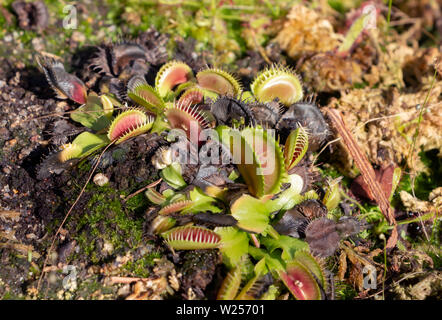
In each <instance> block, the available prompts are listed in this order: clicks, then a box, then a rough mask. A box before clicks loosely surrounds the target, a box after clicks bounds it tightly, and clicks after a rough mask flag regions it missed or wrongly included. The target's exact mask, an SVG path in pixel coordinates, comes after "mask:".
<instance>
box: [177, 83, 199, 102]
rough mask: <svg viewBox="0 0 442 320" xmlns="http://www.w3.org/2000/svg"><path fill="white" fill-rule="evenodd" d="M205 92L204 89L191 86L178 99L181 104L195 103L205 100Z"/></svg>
mask: <svg viewBox="0 0 442 320" xmlns="http://www.w3.org/2000/svg"><path fill="white" fill-rule="evenodd" d="M203 100H204V92H203V90H201V89H199V88H197V87H193V88H189V89H187V90H186V91H184V93H183V94H182V95H181V97H180V98H179V99H178V104H180V105H194V104H198V103H201V102H203Z"/></svg>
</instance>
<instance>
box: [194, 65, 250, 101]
mask: <svg viewBox="0 0 442 320" xmlns="http://www.w3.org/2000/svg"><path fill="white" fill-rule="evenodd" d="M196 79H197V82H198V85H199V86H200V87H201V88H204V89H206V90H210V91H213V92H216V93H218V94H221V95H230V96H234V97H236V96H237V95H238V94H240V93H241V85H240V83H239V81H238V80H237V79H235V77H234V76H232V75H231V74H230V73H228V72H226V71H223V70H221V69H212V68H209V69H205V70H202V71H200V72H198V73H197V75H196Z"/></svg>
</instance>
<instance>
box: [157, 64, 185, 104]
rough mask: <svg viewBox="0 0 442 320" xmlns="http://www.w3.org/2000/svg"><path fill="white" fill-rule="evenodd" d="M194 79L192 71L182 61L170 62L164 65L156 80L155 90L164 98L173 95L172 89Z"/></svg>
mask: <svg viewBox="0 0 442 320" xmlns="http://www.w3.org/2000/svg"><path fill="white" fill-rule="evenodd" d="M192 78H193V72H192V69H191V68H190V67H189V66H188V65H187V64H185V63H184V62H180V61H170V62H168V63H166V64H165V65H163V66H162V67H161V69H160V70H159V71H158V73H157V75H156V78H155V88H156V90H158V93H159V94H160V96H161V97H162V98H165V97H167V96H168V95H169V94H171V93H172V89H173V88H174V87H175V86H177V85H179V84H182V83H185V82H188V81H190V80H191V79H192Z"/></svg>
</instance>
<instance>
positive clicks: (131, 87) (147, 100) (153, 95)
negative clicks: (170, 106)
mask: <svg viewBox="0 0 442 320" xmlns="http://www.w3.org/2000/svg"><path fill="white" fill-rule="evenodd" d="M127 96H128V97H129V98H130V99H132V100H133V101H134V102H136V103H137V104H139V105H140V106H143V107H145V108H146V109H147V110H148V111H150V112H152V113H154V114H157V115H158V114H159V113H161V112H162V111H163V109H164V106H165V103H164V100H163V99H162V98H161V96H160V94H159V93H158V91H157V90H156V89H155V88H153V87H152V86H150V85H148V84H147V82H146V80H145V79H144V77H141V76H134V77H132V78H131V79H130V80H129V82H128V84H127Z"/></svg>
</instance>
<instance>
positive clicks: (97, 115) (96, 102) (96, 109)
mask: <svg viewBox="0 0 442 320" xmlns="http://www.w3.org/2000/svg"><path fill="white" fill-rule="evenodd" d="M71 119H72V120H74V121H76V122H79V123H81V124H82V125H83V126H85V127H87V128H90V129H92V130H94V131H100V130H102V129H104V128H107V127H109V126H110V123H111V122H110V120H109V118H108V117H107V116H106V114H105V112H104V110H103V106H102V104H101V99H100V97H99V96H97V95H96V94H93V93H91V94H89V96H88V97H87V102H86V104H84V105H82V106H81V107H79V108H77V109H76V110H75V111H74V112H72V113H71Z"/></svg>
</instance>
